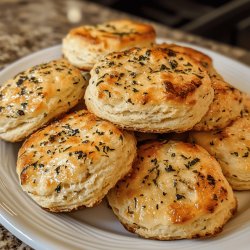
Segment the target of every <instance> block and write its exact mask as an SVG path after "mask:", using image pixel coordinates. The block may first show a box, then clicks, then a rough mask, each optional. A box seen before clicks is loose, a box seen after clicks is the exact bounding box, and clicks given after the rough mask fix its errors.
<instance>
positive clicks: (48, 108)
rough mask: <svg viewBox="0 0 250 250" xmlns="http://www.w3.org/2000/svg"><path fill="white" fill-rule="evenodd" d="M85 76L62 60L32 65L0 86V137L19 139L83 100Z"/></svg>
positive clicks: (11, 139) (9, 139)
mask: <svg viewBox="0 0 250 250" xmlns="http://www.w3.org/2000/svg"><path fill="white" fill-rule="evenodd" d="M86 82H87V81H86V79H85V78H84V76H82V75H81V73H80V71H79V70H78V69H77V68H75V67H73V66H72V65H70V64H69V63H68V62H67V61H65V60H55V61H51V62H49V63H44V64H40V65H37V66H34V67H32V68H30V69H28V70H26V71H24V72H21V73H19V74H18V75H17V76H15V77H14V78H13V79H10V80H8V81H7V82H6V83H5V84H4V85H3V86H2V87H1V88H0V138H1V139H4V140H6V141H11V142H15V141H21V140H23V139H24V138H25V137H27V136H29V135H30V134H31V133H32V132H34V131H35V130H37V129H38V128H40V127H41V126H42V125H44V124H46V123H47V122H48V121H50V120H51V119H53V118H55V117H57V116H59V115H61V114H62V113H65V112H67V111H68V110H69V109H71V108H72V107H74V106H75V105H76V104H77V103H78V101H79V100H80V99H82V97H83V95H84V92H85V88H86Z"/></svg>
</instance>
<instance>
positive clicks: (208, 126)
mask: <svg viewBox="0 0 250 250" xmlns="http://www.w3.org/2000/svg"><path fill="white" fill-rule="evenodd" d="M164 45H165V46H166V48H169V49H171V50H173V51H175V52H176V51H177V52H180V53H184V54H186V55H188V56H190V57H192V58H193V59H195V60H196V61H197V62H199V64H200V65H201V66H202V67H204V68H205V69H206V70H207V71H208V73H209V76H210V78H211V81H212V87H213V89H214V100H213V102H212V103H211V105H210V107H209V110H208V112H207V113H206V114H205V116H204V117H203V118H202V119H201V121H200V122H199V123H198V124H196V125H195V126H194V128H193V130H196V131H210V130H215V129H221V128H225V127H226V126H228V125H229V124H230V123H231V122H232V121H234V120H235V119H237V118H238V117H239V116H240V115H241V113H242V112H243V111H244V103H243V102H242V100H243V93H242V92H241V91H239V90H238V89H235V88H234V87H232V86H230V85H229V84H228V83H227V82H225V80H224V79H223V78H222V76H221V75H220V74H219V73H218V72H217V71H216V70H215V69H214V67H213V61H212V59H211V58H210V57H209V56H207V55H205V54H204V53H202V52H200V51H197V50H194V49H192V48H188V47H183V46H179V45H176V44H164ZM161 46H163V45H161Z"/></svg>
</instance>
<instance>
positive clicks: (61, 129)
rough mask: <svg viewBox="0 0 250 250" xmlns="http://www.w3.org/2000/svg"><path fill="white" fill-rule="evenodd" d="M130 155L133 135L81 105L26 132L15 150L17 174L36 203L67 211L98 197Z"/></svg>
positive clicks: (133, 150) (121, 173)
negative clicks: (24, 137) (59, 117)
mask: <svg viewBox="0 0 250 250" xmlns="http://www.w3.org/2000/svg"><path fill="white" fill-rule="evenodd" d="M135 157H136V140H135V137H134V136H133V134H130V133H128V132H126V131H121V130H119V129H118V128H116V127H115V126H114V125H113V124H111V123H110V122H106V121H103V120H101V119H99V118H97V117H96V116H95V115H93V114H91V113H89V112H88V111H86V110H82V111H78V112H75V113H71V114H69V115H67V116H65V117H64V118H63V119H61V120H59V121H56V122H54V123H52V124H51V125H49V126H47V127H45V128H43V129H41V130H39V131H37V132H36V133H34V134H33V135H31V136H30V137H29V139H27V140H26V141H25V143H24V144H23V145H22V147H21V148H20V150H19V153H18V160H17V174H18V177H19V180H20V184H21V187H22V189H23V190H24V191H25V192H26V193H27V194H28V195H29V196H30V197H31V198H32V199H33V200H34V201H35V202H37V203H38V204H39V205H40V206H41V207H42V208H44V209H46V210H49V211H51V212H69V211H72V210H76V209H78V208H81V207H92V206H94V205H96V204H98V203H99V202H101V200H102V198H103V197H104V196H105V195H106V193H107V192H108V190H109V189H110V188H112V187H113V186H114V185H115V184H116V182H117V181H118V180H119V179H121V178H122V177H124V175H126V174H127V173H128V172H129V171H130V170H131V168H132V163H133V161H134V158H135Z"/></svg>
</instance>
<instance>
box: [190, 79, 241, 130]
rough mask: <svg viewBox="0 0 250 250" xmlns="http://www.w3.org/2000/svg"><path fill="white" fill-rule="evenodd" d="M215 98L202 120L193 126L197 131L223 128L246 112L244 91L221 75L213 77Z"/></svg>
mask: <svg viewBox="0 0 250 250" xmlns="http://www.w3.org/2000/svg"><path fill="white" fill-rule="evenodd" d="M211 80H212V87H213V89H214V100H213V102H212V104H211V105H210V107H209V110H208V112H207V113H206V114H205V116H204V117H203V118H202V119H201V121H200V122H199V123H198V124H196V125H195V126H194V127H193V130H195V131H211V130H215V129H223V128H225V127H226V126H228V125H229V124H230V123H232V122H233V121H234V120H236V119H237V118H238V117H240V116H241V114H242V112H244V102H243V93H242V92H241V91H239V90H238V89H236V88H234V87H232V86H230V85H229V84H228V83H226V82H225V81H224V80H221V79H220V77H217V76H213V77H211Z"/></svg>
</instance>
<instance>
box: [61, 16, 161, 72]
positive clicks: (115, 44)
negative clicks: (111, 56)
mask: <svg viewBox="0 0 250 250" xmlns="http://www.w3.org/2000/svg"><path fill="white" fill-rule="evenodd" d="M155 37H156V34H155V30H154V28H153V27H152V26H151V25H149V24H145V23H139V22H135V21H131V20H115V21H110V22H106V23H103V24H98V25H95V26H88V25H86V26H81V27H78V28H74V29H72V30H71V31H70V32H69V34H68V35H67V36H66V37H65V38H64V39H63V54H64V56H65V57H66V58H67V59H68V60H69V61H70V63H72V64H73V65H75V66H76V67H78V68H81V69H84V70H90V69H91V68H92V67H93V66H94V64H95V63H96V62H98V61H99V60H100V58H101V57H102V56H103V55H106V54H108V53H110V52H113V51H121V50H125V49H129V48H132V47H135V46H136V47H144V46H145V47H146V46H151V45H152V44H153V43H154V42H155Z"/></svg>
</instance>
